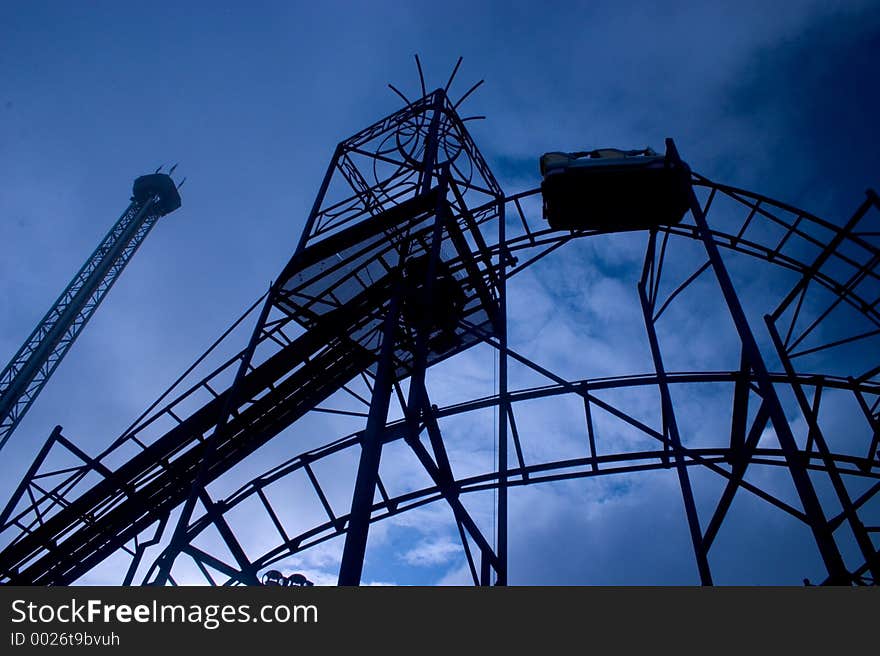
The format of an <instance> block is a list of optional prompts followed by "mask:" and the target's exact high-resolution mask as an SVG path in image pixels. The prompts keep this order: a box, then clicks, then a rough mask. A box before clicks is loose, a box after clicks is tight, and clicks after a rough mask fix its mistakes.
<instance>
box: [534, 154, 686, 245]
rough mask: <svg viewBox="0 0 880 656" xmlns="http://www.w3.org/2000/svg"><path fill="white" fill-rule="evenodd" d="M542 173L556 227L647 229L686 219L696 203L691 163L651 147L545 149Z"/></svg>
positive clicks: (546, 205) (552, 224)
mask: <svg viewBox="0 0 880 656" xmlns="http://www.w3.org/2000/svg"><path fill="white" fill-rule="evenodd" d="M541 176H542V178H543V180H542V182H541V194H542V196H543V198H544V218H545V219H546V220H547V222H548V223H549V224H550V227H551V228H553V229H554V230H602V231H617V230H645V229H649V228H654V227H658V226H663V225H673V224H676V223H678V222H680V221H681V219H682V217H684V215H685V212H687V210H688V208H689V207H690V198H691V182H690V169H689V168H688V166H687V164H685V163H684V162H682V161H680V160H678V159H672V158H670V157H669V155H668V154H667V155H666V156H664V155H658V154H657V153H656V152H654V151H653V150H651V149H650V148H646V149H644V150H618V149H615V148H602V149H599V150H592V151H587V152H576V153H563V152H551V153H545V154H544V155H543V156H542V157H541Z"/></svg>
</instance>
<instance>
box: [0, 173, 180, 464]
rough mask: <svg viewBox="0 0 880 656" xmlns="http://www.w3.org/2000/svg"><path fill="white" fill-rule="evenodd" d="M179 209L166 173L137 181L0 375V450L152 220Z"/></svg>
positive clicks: (178, 198)
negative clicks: (128, 201)
mask: <svg viewBox="0 0 880 656" xmlns="http://www.w3.org/2000/svg"><path fill="white" fill-rule="evenodd" d="M175 166H176V165H175ZM160 168H161V167H160ZM172 172H173V167H172ZM178 207H180V195H179V193H178V191H177V186H176V185H175V183H174V181H173V180H172V179H171V177H170V176H169V175H165V174H163V173H159V171H158V170H157V171H156V172H155V173H153V174H151V175H144V176H141V177H139V178H138V179H137V180H135V182H134V186H133V188H132V197H131V204H130V205H129V206H128V207H127V208H126V209H125V211H124V212H123V213H122V216H120V217H119V220H118V221H117V222H116V223H115V224H114V225H113V227H112V228H111V229H110V232H108V233H107V235H106V236H105V237H104V239H102V240H101V243H100V244H98V247H97V248H96V249H95V252H94V253H92V255H91V256H90V257H89V259H87V260H86V262H85V264H83V266H82V268H81V269H80V270H79V272H78V273H77V274H76V275H75V276H74V277H73V280H71V281H70V284H69V285H67V288H66V289H65V290H64V291H63V292H62V293H61V296H59V297H58V300H56V301H55V303H54V304H53V305H52V307H51V308H50V309H49V311H48V312H47V313H46V316H44V317H43V319H42V321H40V323H39V324H37V327H36V328H34V331H33V332H32V333H31V335H30V337H28V338H27V341H25V343H24V344H23V345H22V347H21V348H20V349H19V350H18V353H16V354H15V356H14V357H13V358H12V360H11V361H10V362H9V364H7V365H6V368H5V369H4V370H3V373H2V374H0V449H2V448H3V445H5V444H6V442H7V440H9V437H10V436H11V435H12V431H14V430H15V428H16V426H18V424H19V422H20V421H21V420H22V418H23V417H24V415H25V413H26V412H27V411H28V408H30V406H31V404H32V403H33V402H34V400H35V399H36V398H37V395H38V394H39V393H40V391H41V390H42V389H43V387H44V386H45V384H46V382H47V381H48V380H49V377H50V376H51V375H52V372H53V371H55V368H56V367H57V366H58V364H59V363H60V362H61V360H62V358H64V356H65V354H66V353H67V351H68V350H69V349H70V347H71V346H72V345H73V342H74V341H75V340H76V338H77V336H78V335H79V334H80V332H81V331H82V329H83V328H84V327H85V325H86V323H87V322H88V320H89V319H90V318H91V317H92V315H93V314H94V313H95V310H96V309H97V308H98V305H100V304H101V301H102V300H103V299H104V296H105V295H106V294H107V292H108V291H110V288H111V287H112V286H113V283H114V282H116V279H117V278H118V277H119V274H121V273H122V270H123V269H124V268H125V265H126V264H128V261H129V260H130V259H131V257H132V255H134V254H135V252H136V251H137V249H138V247H139V246H140V245H141V244H142V243H143V241H144V239H146V237H147V235H148V234H149V233H150V230H151V229H152V228H153V226H154V225H155V223H156V220H157V219H158V218H159V217H161V216H164V215H166V214H168V213H169V212H173V211H174V210H176V209H177V208H178Z"/></svg>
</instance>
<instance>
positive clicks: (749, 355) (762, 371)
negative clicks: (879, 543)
mask: <svg viewBox="0 0 880 656" xmlns="http://www.w3.org/2000/svg"><path fill="white" fill-rule="evenodd" d="M666 151H667V156H669V157H671V158H673V159H674V160H676V161H679V162H680V161H681V160H680V158H679V154H678V150H677V149H676V147H675V143H674V142H673V141H672V139H667V140H666ZM690 196H691V212H692V214H693V216H694V221H695V223H696V225H697V231H698V232H699V235H700V238H701V239H702V241H703V244H704V246H705V248H706V253H707V254H708V256H709V262H711V264H712V269H713V271H714V272H715V277H716V279H717V280H718V285H719V286H720V287H721V293H722V295H723V297H724V300H725V303H726V304H727V308H728V311H729V312H730V316H731V318H732V319H733V323H734V325H735V327H736V331H737V333H738V334H739V337H740V340H741V341H742V347H743V354H744V355H745V357H746V359H747V360H748V362H749V365H750V366H751V368H752V371H753V372H754V374H755V383H756V384H757V385H758V390H759V392H760V395H761V397H762V398H763V399H764V403H765V404H766V407H767V410H768V413H769V415H770V420H771V422H772V423H773V428H774V429H775V431H776V437H777V439H778V440H779V445H780V447H782V451H783V453H784V454H785V460H786V463H787V464H788V469H789V472H790V473H791V477H792V481H793V482H794V485H795V488H796V489H797V493H798V497H799V498H800V500H801V504H802V505H803V507H804V514H805V515H806V516H807V519H808V520H809V525H810V529H811V530H812V532H813V537H814V539H815V540H816V545H817V546H818V548H819V553H820V555H821V557H822V561H823V562H824V564H825V567H826V569H827V570H828V576H829V580H830V582H831V583H833V584H836V585H849V584H850V583H851V576H850V574H849V572H848V571H847V569H846V565H845V564H844V562H843V557H842V556H841V555H840V550H839V549H838V548H837V544H836V543H835V541H834V536H833V534H832V531H831V529H830V528H829V526H828V521H827V520H826V518H825V513H824V512H823V510H822V505H821V503H820V502H819V497H818V495H817V494H816V490H815V488H814V487H813V483H812V481H811V480H810V477H809V474H808V472H807V470H806V467H805V466H804V463H803V462H802V461H801V459H800V457H799V456H798V447H797V442H796V441H795V439H794V435H793V434H792V432H791V426H789V424H788V420H787V419H786V417H785V411H784V409H783V408H782V403H781V402H780V401H779V397H778V396H777V394H776V389H775V388H774V387H773V383H772V381H771V380H770V374H769V372H768V370H767V366H766V364H765V363H764V358H763V356H762V355H761V351H760V349H759V348H758V342H757V341H756V340H755V336H754V334H753V333H752V329H751V327H750V326H749V322H748V319H747V317H746V313H745V311H744V310H743V308H742V304H741V303H740V301H739V296H737V293H736V289H735V288H734V286H733V281H732V280H731V278H730V274H729V273H728V271H727V267H726V266H725V265H724V260H722V259H721V254H720V253H719V252H718V246H717V245H716V244H715V242H714V240H713V239H712V234H711V232H710V231H709V225H708V224H707V223H706V217H705V215H704V214H703V210H702V208H701V207H700V202H699V199H698V198H697V195H696V193H694V190H693V188H691V190H690Z"/></svg>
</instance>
